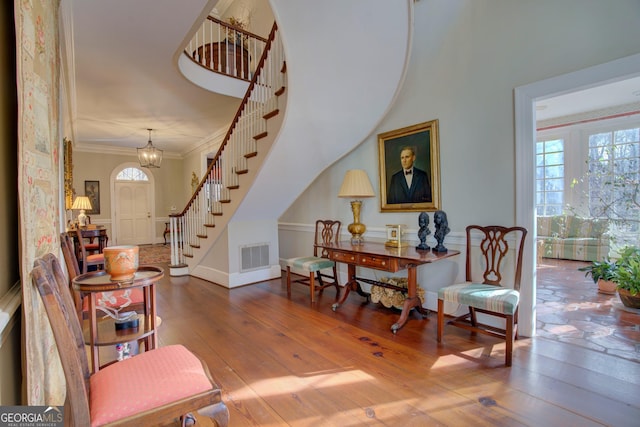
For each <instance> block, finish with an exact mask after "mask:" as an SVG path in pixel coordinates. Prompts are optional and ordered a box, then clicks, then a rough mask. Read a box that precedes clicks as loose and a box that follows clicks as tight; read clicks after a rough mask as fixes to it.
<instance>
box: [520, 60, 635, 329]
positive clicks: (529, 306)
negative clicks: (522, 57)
mask: <svg viewBox="0 0 640 427" xmlns="http://www.w3.org/2000/svg"><path fill="white" fill-rule="evenodd" d="M638 76H640V54H636V55H632V56H628V57H625V58H621V59H618V60H615V61H611V62H607V63H605V64H601V65H597V66H593V67H590V68H586V69H583V70H579V71H576V72H573V73H569V74H564V75H561V76H558V77H553V78H550V79H546V80H543V81H540V82H536V83H532V84H529V85H526V86H520V87H517V88H516V89H515V137H516V222H517V223H518V224H520V225H522V226H524V227H526V228H527V229H529V230H532V231H533V233H532V236H533V238H532V239H529V240H528V241H527V248H526V252H527V253H528V254H529V256H527V257H525V260H524V262H523V269H524V271H525V272H529V273H530V274H524V275H523V283H522V289H524V290H525V291H524V292H523V293H522V295H521V305H520V322H519V323H520V331H521V333H522V335H524V336H534V335H535V334H536V244H535V242H536V236H537V232H536V229H535V227H536V220H535V207H536V198H535V192H536V191H535V190H536V188H535V169H536V168H535V152H536V150H535V144H536V127H535V123H536V115H535V105H536V102H537V101H540V100H545V99H549V98H553V97H557V96H559V95H563V94H567V93H570V92H575V91H579V90H584V89H589V88H594V87H596V86H600V85H603V84H606V83H612V82H615V81H621V80H625V79H629V78H633V77H638Z"/></svg>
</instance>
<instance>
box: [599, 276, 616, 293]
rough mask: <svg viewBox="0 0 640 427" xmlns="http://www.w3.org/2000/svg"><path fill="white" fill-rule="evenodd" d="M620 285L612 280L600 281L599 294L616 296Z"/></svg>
mask: <svg viewBox="0 0 640 427" xmlns="http://www.w3.org/2000/svg"><path fill="white" fill-rule="evenodd" d="M617 287H618V285H617V284H616V283H615V282H612V281H611V280H604V279H598V292H600V293H601V294H607V295H614V294H615V293H616V288H617Z"/></svg>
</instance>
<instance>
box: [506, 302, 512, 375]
mask: <svg viewBox="0 0 640 427" xmlns="http://www.w3.org/2000/svg"><path fill="white" fill-rule="evenodd" d="M504 338H505V341H506V346H505V347H506V350H505V353H504V364H505V366H511V359H512V355H513V316H509V315H508V316H507V318H506V331H505V337H504Z"/></svg>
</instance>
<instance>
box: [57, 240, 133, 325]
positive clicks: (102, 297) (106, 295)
mask: <svg viewBox="0 0 640 427" xmlns="http://www.w3.org/2000/svg"><path fill="white" fill-rule="evenodd" d="M60 247H61V249H62V257H63V258H64V262H65V266H66V267H67V273H68V275H69V291H70V293H71V296H72V298H73V301H74V304H75V307H76V312H77V313H78V318H79V319H81V320H82V319H86V318H87V316H88V312H89V301H88V300H87V299H86V298H84V296H83V295H81V294H80V293H79V292H77V291H76V290H74V289H73V286H72V280H73V279H75V278H76V276H78V275H80V274H81V273H80V267H79V266H78V259H77V258H76V253H75V250H74V244H73V239H72V238H71V236H69V234H68V233H61V234H60ZM96 300H97V302H98V305H104V306H107V307H109V308H120V307H122V306H123V305H124V304H129V305H128V306H127V311H137V312H138V313H142V312H144V292H143V291H142V289H141V288H133V289H129V290H126V291H113V292H100V293H98V294H96Z"/></svg>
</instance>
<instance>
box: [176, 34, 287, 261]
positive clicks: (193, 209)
mask: <svg viewBox="0 0 640 427" xmlns="http://www.w3.org/2000/svg"><path fill="white" fill-rule="evenodd" d="M284 70H285V60H284V50H283V47H282V41H281V39H280V37H279V34H278V31H277V25H276V24H275V23H274V24H273V28H272V29H271V33H270V34H269V38H268V39H267V42H266V45H265V48H264V51H263V53H262V57H261V58H260V61H259V62H258V66H257V68H256V72H255V73H254V75H253V78H252V79H251V83H250V84H249V87H248V89H247V92H246V93H245V96H244V98H243V99H242V102H241V103H240V107H239V108H238V111H237V113H236V115H235V117H234V119H233V121H232V122H231V125H230V126H229V130H228V131H227V134H226V135H225V137H224V139H223V141H222V144H221V145H220V148H219V149H218V151H217V153H216V155H215V157H214V158H213V159H212V161H211V162H210V164H209V166H208V168H207V172H206V173H205V175H204V177H203V178H202V180H201V181H200V184H199V185H198V187H197V189H196V190H195V192H194V194H193V196H192V197H191V199H190V200H189V202H188V203H187V205H186V207H185V208H184V209H183V210H182V212H180V213H178V214H171V215H169V230H170V241H171V266H172V267H184V266H186V265H187V264H186V262H185V261H186V259H185V257H192V256H193V250H194V249H196V248H199V247H200V243H201V239H204V238H206V237H207V229H208V228H211V227H214V226H215V217H217V216H221V215H222V214H223V206H224V205H225V204H227V203H230V202H231V196H232V193H231V191H232V190H234V189H237V188H239V175H240V174H243V173H247V172H248V170H249V169H248V167H249V166H248V160H249V159H250V158H251V157H254V156H256V154H257V152H258V151H257V150H258V140H259V139H260V138H262V137H264V136H266V129H267V124H266V123H267V119H268V118H270V117H272V116H273V115H274V114H277V112H278V99H277V98H278V96H280V95H281V94H282V93H283V92H284V87H285V81H284V78H285V77H284Z"/></svg>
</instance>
